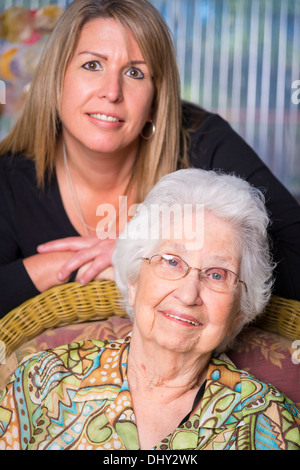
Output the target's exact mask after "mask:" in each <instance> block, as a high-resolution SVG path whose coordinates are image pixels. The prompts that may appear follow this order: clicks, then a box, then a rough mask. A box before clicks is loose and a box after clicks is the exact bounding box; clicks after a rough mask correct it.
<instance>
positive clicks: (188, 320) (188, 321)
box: [158, 310, 203, 327]
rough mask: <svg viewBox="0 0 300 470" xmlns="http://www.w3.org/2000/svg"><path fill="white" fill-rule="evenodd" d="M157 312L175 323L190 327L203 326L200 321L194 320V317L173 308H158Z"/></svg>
mask: <svg viewBox="0 0 300 470" xmlns="http://www.w3.org/2000/svg"><path fill="white" fill-rule="evenodd" d="M158 313H159V314H161V315H164V316H165V317H167V318H169V319H170V320H171V321H175V322H177V323H181V324H183V325H184V326H187V327H192V326H197V327H199V326H203V324H202V323H199V322H197V321H196V319H195V318H194V317H192V316H191V315H186V314H182V313H177V312H174V311H173V310H158Z"/></svg>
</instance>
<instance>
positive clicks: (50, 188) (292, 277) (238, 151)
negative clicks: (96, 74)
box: [0, 105, 300, 317]
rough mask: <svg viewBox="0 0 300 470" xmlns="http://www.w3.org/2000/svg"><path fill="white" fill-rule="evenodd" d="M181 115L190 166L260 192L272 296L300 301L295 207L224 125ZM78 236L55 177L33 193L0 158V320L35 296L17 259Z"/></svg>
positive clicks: (299, 217) (30, 166)
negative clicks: (272, 267) (267, 222)
mask: <svg viewBox="0 0 300 470" xmlns="http://www.w3.org/2000/svg"><path fill="white" fill-rule="evenodd" d="M187 109H188V111H187ZM184 111H185V121H184V123H185V126H187V127H190V126H191V125H194V131H193V132H192V134H191V146H190V150H189V155H190V161H191V165H192V166H194V167H197V168H203V169H206V170H210V169H221V170H223V171H225V172H229V173H233V172H234V173H235V174H236V175H239V176H242V177H244V178H245V179H247V180H248V181H249V182H250V183H251V184H253V185H254V186H256V187H258V188H260V189H263V190H264V191H265V196H266V205H267V208H268V211H269V213H270V215H271V218H272V226H271V227H270V230H269V233H270V237H271V241H272V244H273V253H274V257H275V260H276V261H277V262H278V263H279V264H278V266H277V269H276V276H277V277H276V283H275V291H274V293H276V294H277V295H281V296H282V297H286V298H292V299H298V300H300V288H299V286H300V206H299V204H298V203H297V202H296V200H295V199H294V198H293V197H292V196H291V195H290V193H289V192H288V191H287V190H286V189H285V188H284V186H283V185H282V184H281V183H280V182H279V181H278V180H277V179H276V178H275V177H274V176H273V175H272V173H271V172H270V170H268V168H267V167H266V166H265V165H264V163H263V162H262V161H261V160H260V159H259V157H258V156H257V155H256V154H255V153H254V151H253V150H252V149H251V148H250V147H249V146H248V145H247V144H246V143H245V142H244V141H243V139H241V138H240V137H239V136H238V135H237V134H236V133H235V132H234V131H233V129H232V128H231V127H230V126H229V124H228V123H227V122H226V121H224V120H223V119H222V118H221V117H219V116H218V115H215V114H211V113H204V112H202V111H201V110H200V108H196V107H195V108H194V107H191V106H190V105H189V106H188V108H187V107H185V106H184ZM200 121H201V122H200ZM197 122H199V124H198V125H197V124H195V123H197ZM78 235H79V234H78V233H77V231H76V230H75V228H74V227H73V226H72V224H71V223H70V221H69V219H68V216H67V214H66V212H65V210H64V207H63V204H62V200H61V196H60V193H59V189H58V184H57V180H56V177H55V176H54V177H53V178H52V180H51V182H50V183H47V181H46V183H45V189H44V190H43V191H42V190H39V189H38V188H37V185H36V173H35V167H34V163H33V162H32V161H31V160H29V159H26V158H25V157H24V156H22V155H18V156H13V157H11V156H2V157H0V317H1V316H4V315H5V314H6V313H7V312H9V311H10V310H11V309H12V308H14V307H15V306H17V305H20V304H21V303H22V302H24V301H25V300H27V299H29V298H31V297H33V296H35V295H37V294H38V293H39V292H38V291H37V289H36V288H35V286H34V284H33V283H32V281H31V279H30V277H29V276H28V274H27V271H26V270H25V268H24V265H23V263H22V259H23V258H26V257H28V256H31V255H33V254H35V253H36V248H37V245H39V244H41V243H44V242H46V241H49V240H55V239H58V238H64V237H69V236H78Z"/></svg>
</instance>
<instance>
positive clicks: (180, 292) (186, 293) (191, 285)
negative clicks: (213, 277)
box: [173, 269, 203, 306]
mask: <svg viewBox="0 0 300 470" xmlns="http://www.w3.org/2000/svg"><path fill="white" fill-rule="evenodd" d="M176 283H177V286H176V289H175V290H174V292H173V295H174V296H175V297H176V298H177V299H178V300H179V301H180V302H181V303H182V304H184V305H190V306H191V305H201V304H202V303H203V301H202V283H201V281H200V279H199V272H198V270H196V269H195V270H190V272H189V273H188V274H187V275H186V276H185V277H183V278H181V279H179V280H178V281H176Z"/></svg>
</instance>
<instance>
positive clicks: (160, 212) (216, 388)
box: [0, 169, 300, 450]
mask: <svg viewBox="0 0 300 470" xmlns="http://www.w3.org/2000/svg"><path fill="white" fill-rule="evenodd" d="M267 225H268V217H267V214H266V210H265V208H264V204H263V199H262V196H261V194H260V193H259V192H258V191H257V190H255V189H253V188H252V187H251V186H250V185H249V184H248V183H247V182H245V181H243V180H241V179H238V178H237V177H235V176H230V175H223V174H217V173H215V172H205V171H203V170H196V169H194V170H180V171H178V172H175V173H174V174H170V175H168V176H165V177H164V178H163V179H162V180H161V181H160V182H159V183H158V184H157V185H156V186H155V187H154V188H153V190H152V191H151V192H150V193H149V195H148V197H147V198H146V200H145V202H144V204H143V205H141V206H140V208H139V210H138V212H137V214H136V215H135V217H134V218H133V219H132V220H131V221H130V223H129V224H128V227H127V230H126V231H125V232H124V233H123V234H122V237H120V239H119V241H118V243H117V247H116V251H115V253H114V256H113V261H114V266H115V273H116V280H117V284H118V286H119V288H120V290H121V292H122V293H123V296H124V302H125V305H126V307H127V310H128V313H129V315H130V317H131V319H132V322H133V328H132V334H131V335H130V336H129V337H127V338H125V339H124V340H119V341H114V342H102V341H88V342H82V343H74V344H71V345H69V346H65V347H64V346H62V347H59V348H56V349H54V350H49V351H46V352H43V353H40V354H38V355H36V356H35V357H32V358H30V359H29V360H27V362H25V363H24V364H23V365H22V366H21V367H20V368H19V369H18V370H17V371H16V372H15V375H14V377H13V379H12V381H11V382H10V384H9V385H8V388H7V391H6V394H5V396H4V397H3V398H2V401H1V404H0V423H1V424H0V426H1V427H0V449H1V448H3V449H5V448H22V449H106V450H108V449H110V450H113V449H127V450H128V449H156V450H167V449H172V450H178V449H181V450H187V449H189V450H191V449H195V450H201V449H299V448H300V433H299V424H300V412H299V411H298V410H297V409H296V407H295V405H294V404H293V403H292V402H291V401H290V400H289V399H288V398H286V397H285V396H284V395H282V394H281V393H280V392H279V391H278V390H277V389H275V388H274V387H272V386H271V385H267V384H265V383H262V382H261V381H259V380H257V379H255V378H254V377H252V376H251V375H249V374H248V373H247V372H244V371H240V370H238V369H236V367H235V366H234V365H233V364H232V363H231V362H230V360H229V359H228V358H227V357H226V356H225V355H224V354H222V352H223V351H224V350H225V349H226V348H227V347H228V346H229V345H230V344H232V342H233V340H234V338H235V336H236V335H237V333H238V332H239V331H240V330H241V328H242V327H243V326H244V325H245V324H246V323H248V322H249V321H251V320H253V319H254V318H255V317H256V316H257V315H258V314H259V313H260V312H261V311H262V309H263V308H264V306H265V304H266V302H267V301H268V298H269V295H270V289H271V285H272V281H271V274H272V264H271V262H270V257H269V250H268V240H267ZM199 233H200V235H201V236H199Z"/></svg>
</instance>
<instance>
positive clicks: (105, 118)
mask: <svg viewBox="0 0 300 470" xmlns="http://www.w3.org/2000/svg"><path fill="white" fill-rule="evenodd" d="M89 116H91V117H93V118H95V119H99V120H100V121H108V122H121V119H118V118H116V117H115V116H109V115H107V114H100V113H96V114H89Z"/></svg>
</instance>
